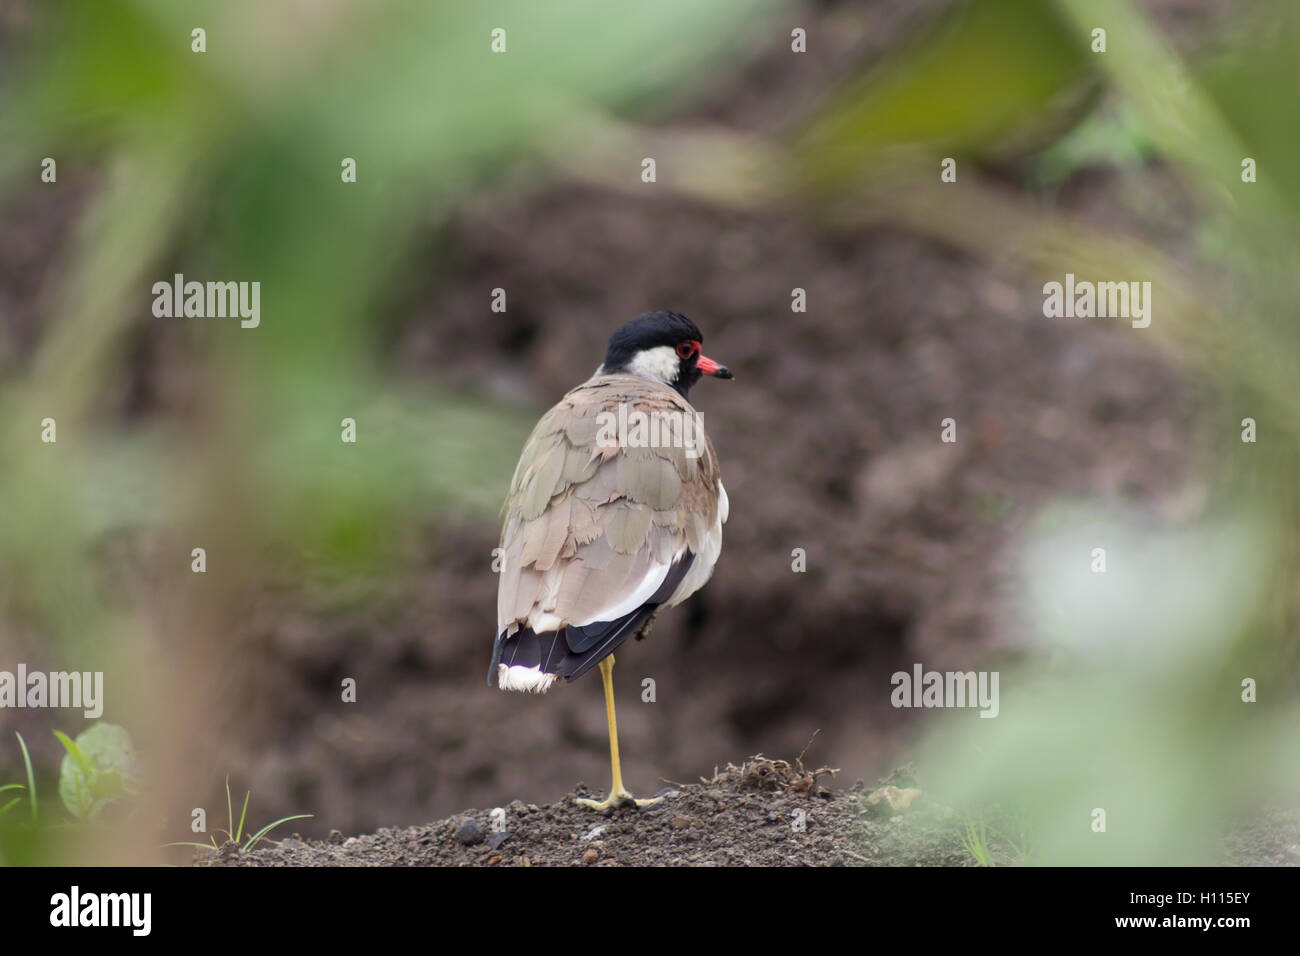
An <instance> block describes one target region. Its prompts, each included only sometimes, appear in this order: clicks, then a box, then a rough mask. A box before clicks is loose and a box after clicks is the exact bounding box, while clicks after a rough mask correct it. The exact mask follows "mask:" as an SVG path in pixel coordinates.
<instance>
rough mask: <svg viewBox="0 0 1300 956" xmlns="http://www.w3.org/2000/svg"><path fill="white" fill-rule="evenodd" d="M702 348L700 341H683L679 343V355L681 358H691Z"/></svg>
mask: <svg viewBox="0 0 1300 956" xmlns="http://www.w3.org/2000/svg"><path fill="white" fill-rule="evenodd" d="M699 350H700V343H699V342H681V343H678V345H677V357H678V358H680V359H683V360H685V359H689V358H690V357H691V356H692V355H695V354H696V353H697V352H699Z"/></svg>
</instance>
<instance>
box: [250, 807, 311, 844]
mask: <svg viewBox="0 0 1300 956" xmlns="http://www.w3.org/2000/svg"><path fill="white" fill-rule="evenodd" d="M311 816H312V814H310V813H295V814H294V815H293V816H291V817H281V818H280V819H278V820H276V821H275V822H274V823H268V824H267V825H266V826H264V827H262V829H260V830H258V831H257V832H256V833H254V834H253V835H252V836H251V837H249V838H248V842H247V843H245V844H244V850H245V851H247V850H249V849H250V848H251V847H252V846H253V844H255V843H256V842H257V841H258V840H260V839H262V838H263V837H264V836H266V835H267V834H268V833H270V832H271V831H272V830H274V829H275V828H276V827H278V826H279V825H280V824H281V823H288V822H289V821H290V820H307V819H310V818H311Z"/></svg>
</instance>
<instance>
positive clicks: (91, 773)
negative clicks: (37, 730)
mask: <svg viewBox="0 0 1300 956" xmlns="http://www.w3.org/2000/svg"><path fill="white" fill-rule="evenodd" d="M54 735H55V736H56V737H58V738H59V741H60V743H62V744H63V747H64V749H65V750H67V754H66V755H65V756H64V758H63V764H62V765H61V766H60V768H59V797H60V798H61V799H62V800H63V805H64V806H65V807H67V808H68V812H69V813H71V814H72V815H73V816H74V817H76V818H77V819H78V820H93V819H95V818H96V817H97V816H99V814H100V813H101V812H102V811H103V810H104V808H105V807H106V806H108V805H109V804H110V803H113V802H114V801H115V800H118V799H120V798H121V797H123V796H126V795H128V794H130V793H134V792H135V789H136V785H135V781H136V758H135V749H134V747H132V745H131V737H130V735H129V734H128V733H127V732H126V730H125V729H124V728H122V727H119V726H117V725H116V724H96V725H95V726H94V727H91V728H90V729H89V730H85V731H82V733H80V734H78V735H77V739H76V740H75V741H72V740H69V739H68V737H67V735H66V734H62V733H60V732H59V731H57V730H56V731H55V732H54Z"/></svg>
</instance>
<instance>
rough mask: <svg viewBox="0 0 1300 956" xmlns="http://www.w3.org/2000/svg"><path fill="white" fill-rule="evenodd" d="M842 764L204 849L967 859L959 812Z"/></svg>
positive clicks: (672, 862)
mask: <svg viewBox="0 0 1300 956" xmlns="http://www.w3.org/2000/svg"><path fill="white" fill-rule="evenodd" d="M833 773H835V771H833V770H831V769H830V768H825V767H823V768H820V769H817V770H809V769H806V768H805V767H804V766H803V764H802V762H801V761H795V763H794V764H790V763H788V762H786V761H784V760H772V759H769V758H767V757H762V756H756V757H751V758H750V759H749V760H746V761H744V762H743V763H741V764H740V765H739V766H737V765H735V764H728V765H727V766H726V767H725V768H724V769H722V770H720V771H716V772H715V773H714V775H713V776H712V777H711V778H709V779H702V780H701V782H700V783H697V784H672V785H670V786H669V787H668V788H667V789H666V790H665V791H664V792H663V800H662V802H661V803H659V804H657V805H655V806H653V807H646V808H642V809H639V810H638V809H636V808H634V807H630V806H627V807H622V808H619V809H617V810H614V811H610V812H606V813H604V814H600V813H595V812H593V811H591V810H587V809H585V808H582V807H579V806H577V805H576V804H575V803H574V802H573V801H574V798H576V797H581V796H597V795H598V794H594V793H593V792H592V791H591V790H589V789H588V788H587V787H586V786H583V785H579V786H578V787H577V788H576V789H575V790H574V792H572V793H570V794H569V795H568V796H566V797H565V798H564V799H563V800H561V801H559V802H557V803H553V804H551V805H549V806H544V807H541V806H537V805H536V804H525V803H523V802H521V801H518V800H516V801H514V802H513V803H511V804H510V805H509V806H507V807H501V808H496V809H488V810H468V811H466V812H464V813H461V814H458V815H456V816H454V817H449V818H447V819H445V820H440V821H438V822H436V823H430V824H427V825H425V826H415V827H405V828H386V829H381V830H379V831H378V832H377V833H374V834H370V835H366V836H359V837H350V838H347V839H345V838H344V837H343V836H342V834H340V833H338V831H334V832H333V833H331V834H330V837H329V838H328V839H326V840H322V841H317V840H306V841H304V840H302V839H301V838H300V837H297V836H295V837H292V838H289V839H287V840H284V841H282V842H280V843H279V844H278V845H275V846H265V845H264V846H263V848H262V849H257V850H254V851H252V852H248V853H241V852H240V851H239V850H238V849H237V848H236V846H235V845H234V844H228V845H227V846H226V847H225V848H223V849H222V850H221V851H220V852H215V851H208V852H205V853H201V854H200V856H199V859H197V860H196V861H195V862H196V864H197V865H199V866H580V865H586V866H682V865H694V866H827V865H829V866H863V865H873V864H875V865H888V864H894V865H897V864H913V863H926V864H931V865H958V866H960V865H967V864H972V863H973V862H974V860H973V859H972V858H971V857H970V855H969V854H967V853H965V851H964V850H963V848H962V846H961V840H960V836H959V830H958V828H957V827H956V826H955V825H953V824H952V823H951V822H950V818H951V816H952V814H951V811H950V810H947V809H946V808H942V807H939V806H937V805H930V804H927V802H926V801H925V798H924V795H923V794H922V793H921V791H919V790H917V789H915V788H911V787H903V786H899V784H900V783H907V782H909V781H908V780H907V779H906V778H905V777H906V775H905V772H897V773H896V774H894V775H891V778H890V780H891V781H892V782H888V783H882V785H881V786H879V787H877V788H876V789H874V790H871V789H867V788H865V787H864V786H863V785H862V784H861V783H859V784H858V785H857V786H855V787H854V788H853V789H851V790H849V791H832V790H830V789H828V788H827V787H825V786H823V785H822V784H823V782H826V781H828V780H829V778H830V777H831V775H832V774H833Z"/></svg>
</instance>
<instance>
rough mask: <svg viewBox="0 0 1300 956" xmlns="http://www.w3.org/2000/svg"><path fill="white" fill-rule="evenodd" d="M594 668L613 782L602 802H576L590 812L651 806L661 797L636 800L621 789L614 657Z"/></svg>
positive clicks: (580, 800) (611, 655)
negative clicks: (598, 678) (598, 680)
mask: <svg viewBox="0 0 1300 956" xmlns="http://www.w3.org/2000/svg"><path fill="white" fill-rule="evenodd" d="M596 666H597V667H599V668H600V676H601V679H602V680H603V681H604V683H605V716H606V717H607V718H608V719H609V765H610V768H611V770H612V771H613V782H612V783H611V784H610V787H609V796H607V797H606V798H605V799H604V800H588V799H586V798H579V799H578V800H577V801H576V802H577V803H578V805H579V806H584V807H589V808H590V809H592V810H608V809H610V807H617V806H621V805H622V804H624V803H634V804H636V805H637V806H638V807H648V806H652V805H653V804H656V803H658V802H659V801H660V800H662V799H663V797H650V798H649V799H645V800H638V799H637V798H636V797H634V796H632V794H630V793H628V792H627V791H626V790H625V789H623V770H622V768H621V767H620V766H619V762H618V721H617V720H616V719H615V717H614V655H613V654H610V655H609V657H606V658H605V659H604V660H603V661H601V662H600V663H599V664H597V665H596Z"/></svg>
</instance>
